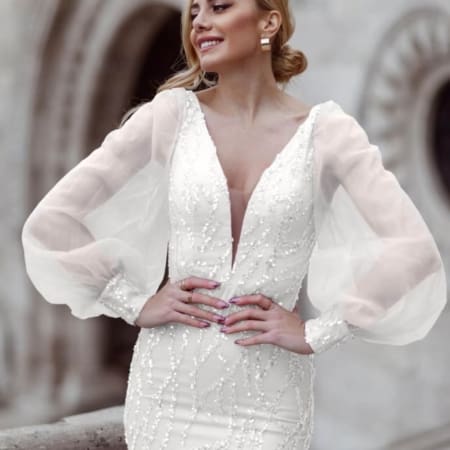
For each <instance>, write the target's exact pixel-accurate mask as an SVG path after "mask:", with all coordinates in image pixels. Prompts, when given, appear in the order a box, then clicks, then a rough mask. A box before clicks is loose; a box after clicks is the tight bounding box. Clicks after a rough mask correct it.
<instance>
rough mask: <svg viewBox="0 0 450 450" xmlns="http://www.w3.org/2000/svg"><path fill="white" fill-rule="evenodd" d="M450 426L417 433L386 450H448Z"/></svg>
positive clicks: (449, 446) (449, 447)
mask: <svg viewBox="0 0 450 450" xmlns="http://www.w3.org/2000/svg"><path fill="white" fill-rule="evenodd" d="M448 449H450V424H448V425H444V426H441V427H438V428H434V429H432V430H429V431H424V432H422V433H417V434H415V435H413V436H410V437H408V438H406V439H402V440H400V441H397V442H395V443H392V444H391V445H389V446H387V448H386V450H448Z"/></svg>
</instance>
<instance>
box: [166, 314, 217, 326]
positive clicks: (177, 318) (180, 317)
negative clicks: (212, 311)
mask: <svg viewBox="0 0 450 450" xmlns="http://www.w3.org/2000/svg"><path fill="white" fill-rule="evenodd" d="M172 321H173V322H178V323H182V324H185V325H191V326H193V327H196V328H207V327H209V326H211V324H210V323H208V322H205V321H202V320H198V319H194V318H193V317H189V316H188V315H186V314H183V313H179V312H174V318H173V319H172Z"/></svg>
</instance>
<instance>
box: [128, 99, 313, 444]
mask: <svg viewBox="0 0 450 450" xmlns="http://www.w3.org/2000/svg"><path fill="white" fill-rule="evenodd" d="M186 101H187V104H186V108H185V118H184V121H183V125H182V127H181V129H180V136H179V139H178V143H177V146H176V148H175V151H174V154H173V158H172V163H171V172H170V183H169V212H170V214H169V217H170V239H169V277H170V279H171V280H173V281H178V280H180V279H183V278H185V277H188V276H197V277H201V278H209V279H214V280H217V281H220V282H221V285H220V286H219V287H218V288H216V289H214V290H209V289H195V291H196V292H199V293H202V294H206V295H213V296H215V297H218V298H221V299H223V300H228V299H230V298H231V297H233V296H238V295H244V294H250V293H258V292H260V293H262V294H264V295H266V296H268V297H270V298H272V300H273V301H274V302H277V303H278V304H279V305H282V306H283V307H285V308H287V309H290V310H292V309H293V308H294V306H295V303H296V301H297V298H298V292H299V290H300V287H301V284H302V280H303V278H304V276H305V275H306V272H307V269H308V264H309V258H310V254H311V252H312V250H313V247H314V243H315V233H314V221H313V208H312V203H313V201H312V195H313V193H312V156H313V155H312V145H311V142H310V136H311V130H312V125H313V123H314V119H315V117H316V114H317V112H318V110H319V108H318V107H316V108H314V110H312V111H311V112H310V116H309V117H308V119H306V120H305V121H304V122H303V124H301V125H300V127H299V128H298V130H297V132H296V133H295V135H294V136H293V137H292V139H291V141H290V142H289V143H288V144H287V145H286V146H285V147H284V148H283V149H282V150H281V151H280V152H279V153H278V154H277V156H276V157H275V159H274V161H273V163H272V164H271V165H270V166H269V167H268V168H267V169H266V170H265V171H264V172H263V174H262V175H261V178H260V180H259V182H258V184H257V185H256V187H255V190H254V191H253V193H252V195H251V197H250V200H249V203H248V205H247V210H246V212H245V215H244V219H243V223H242V229H241V236H240V240H239V243H238V247H237V252H236V257H235V261H234V264H233V265H232V264H231V253H232V243H233V242H232V235H231V211H230V198H229V192H228V187H227V183H226V179H225V176H224V174H223V172H222V169H221V166H220V163H219V161H218V157H217V153H216V149H215V146H214V142H213V141H212V139H211V136H210V135H209V133H208V130H207V128H206V124H205V121H204V117H203V114H202V111H201V109H200V107H199V104H197V103H196V98H195V94H193V93H188V95H187V98H186ZM196 307H198V308H200V309H204V310H210V311H213V312H214V313H217V312H219V313H220V314H223V315H229V314H232V313H234V312H236V311H239V310H242V307H240V306H238V305H233V304H230V306H229V307H228V308H227V309H225V310H223V311H218V310H217V309H216V308H213V307H210V306H208V305H203V304H199V305H196ZM250 307H253V306H252V305H250V306H248V308H250ZM254 307H255V308H258V307H257V306H254ZM254 334H258V333H257V332H253V331H245V332H238V333H233V334H232V335H225V334H223V333H221V332H220V330H219V327H218V325H217V324H214V323H213V324H211V326H210V327H208V328H205V329H198V328H194V327H191V326H186V325H183V324H178V323H172V324H168V325H167V326H166V327H157V328H152V329H143V330H141V333H140V334H139V338H138V341H137V344H136V348H135V353H134V356H133V360H132V365H131V371H130V381H129V389H128V397H127V402H126V405H127V407H126V410H125V425H126V427H125V429H126V431H127V434H126V438H127V444H128V448H130V450H137V449H139V450H146V449H151V448H158V449H171V448H187V449H196V450H200V449H203V450H206V449H217V450H218V449H224V450H228V449H252V450H262V449H266V448H270V449H271V450H272V449H273V450H283V449H284V450H287V449H294V448H295V449H299V450H300V449H308V448H309V445H310V440H311V434H312V420H313V417H312V415H313V414H312V412H313V378H314V366H313V360H314V358H313V357H312V355H311V356H305V355H299V354H297V353H294V352H290V351H288V350H285V349H282V348H281V347H278V346H275V345H255V346H249V347H240V346H238V345H236V344H235V343H234V341H235V340H237V339H242V338H247V337H250V336H252V335H254ZM206 423H207V424H208V426H207V429H208V431H206V428H205V425H204V424H206ZM214 436H216V437H214Z"/></svg>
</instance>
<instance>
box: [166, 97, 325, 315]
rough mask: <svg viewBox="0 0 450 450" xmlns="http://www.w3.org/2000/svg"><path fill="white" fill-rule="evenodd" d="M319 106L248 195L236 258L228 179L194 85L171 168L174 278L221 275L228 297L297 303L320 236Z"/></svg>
mask: <svg viewBox="0 0 450 450" xmlns="http://www.w3.org/2000/svg"><path fill="white" fill-rule="evenodd" d="M319 106H320V104H318V105H315V106H314V107H313V108H312V110H311V111H310V114H309V115H308V117H307V118H306V119H305V121H304V122H303V123H302V124H301V125H300V126H299V127H298V129H297V130H296V132H295V134H294V136H292V138H291V139H290V141H289V142H288V143H287V145H286V146H285V147H284V148H283V149H282V150H281V151H280V152H279V153H277V155H276V157H275V158H274V160H273V162H272V164H271V165H270V166H269V167H267V168H266V169H265V170H264V172H263V173H262V175H261V177H260V179H259V181H258V183H257V185H256V187H255V188H254V191H253V192H252V195H251V196H250V199H249V201H248V205H247V209H246V212H245V215H244V218H243V223H242V229H241V236H240V239H239V243H238V247H237V250H236V256H235V261H234V263H233V264H231V260H232V244H233V238H232V233H231V212H230V211H231V208H230V196H229V190H228V185H227V180H226V177H225V175H224V173H223V170H222V167H221V165H220V162H219V160H218V156H217V150H216V148H215V145H214V142H213V140H212V138H211V136H210V134H209V132H208V129H207V126H206V121H205V118H204V115H203V112H202V110H201V108H200V104H199V102H198V100H197V97H196V95H195V94H194V93H193V92H191V91H187V104H186V110H185V120H184V122H183V124H182V126H181V132H180V137H179V140H178V143H177V146H176V148H175V150H174V154H173V159H172V166H171V172H170V185H169V212H170V223H171V230H170V240H169V270H170V275H171V278H172V279H181V278H185V277H188V276H192V275H195V276H199V277H205V278H211V279H215V280H218V281H221V282H222V292H221V294H222V296H226V295H230V296H234V295H242V294H250V293H258V292H260V293H263V294H264V295H266V296H268V297H270V298H272V299H273V300H274V301H276V302H277V303H279V304H281V305H283V306H284V307H286V308H289V309H292V308H293V307H294V305H295V302H296V300H297V294H298V291H299V289H300V286H301V283H302V280H303V278H304V276H305V274H306V271H307V267H308V260H309V257H310V254H311V252H312V249H313V245H314V242H315V240H314V226H313V210H312V167H311V164H312V146H311V139H310V137H311V129H312V126H313V123H314V118H315V116H316V114H317V112H318V110H319ZM205 292H206V291H205ZM207 309H208V308H207Z"/></svg>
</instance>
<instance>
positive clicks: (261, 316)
mask: <svg viewBox="0 0 450 450" xmlns="http://www.w3.org/2000/svg"><path fill="white" fill-rule="evenodd" d="M248 319H256V320H267V312H266V311H262V310H261V309H257V308H246V309H244V310H241V311H238V312H235V313H232V314H229V315H228V316H227V317H226V319H225V325H227V326H228V325H232V324H233V323H236V322H239V321H240V320H248Z"/></svg>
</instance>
